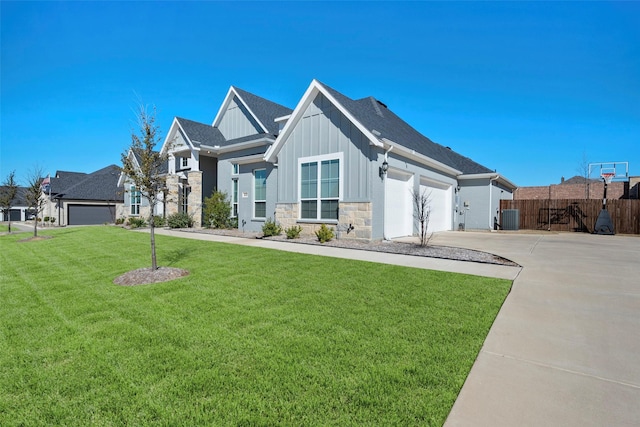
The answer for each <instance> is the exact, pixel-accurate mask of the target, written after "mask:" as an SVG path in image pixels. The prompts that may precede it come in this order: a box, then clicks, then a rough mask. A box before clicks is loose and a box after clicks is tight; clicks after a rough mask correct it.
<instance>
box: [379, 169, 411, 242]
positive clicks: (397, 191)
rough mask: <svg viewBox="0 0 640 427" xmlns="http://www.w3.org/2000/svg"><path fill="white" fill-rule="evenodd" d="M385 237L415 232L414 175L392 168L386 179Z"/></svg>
mask: <svg viewBox="0 0 640 427" xmlns="http://www.w3.org/2000/svg"><path fill="white" fill-rule="evenodd" d="M385 181H386V182H385V187H386V188H385V219H384V222H385V225H384V227H385V237H386V238H388V239H393V238H395V237H404V236H411V235H412V234H413V202H412V196H411V189H412V188H413V175H408V174H403V173H399V172H395V171H392V170H390V171H389V172H388V173H387V177H386V179H385Z"/></svg>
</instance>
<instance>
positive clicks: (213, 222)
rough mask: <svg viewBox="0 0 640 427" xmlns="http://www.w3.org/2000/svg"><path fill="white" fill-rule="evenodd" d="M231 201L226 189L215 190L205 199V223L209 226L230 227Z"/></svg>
mask: <svg viewBox="0 0 640 427" xmlns="http://www.w3.org/2000/svg"><path fill="white" fill-rule="evenodd" d="M230 217H231V203H229V199H228V197H227V193H226V192H224V191H214V192H213V193H211V196H209V197H206V198H205V199H204V224H205V226H206V227H207V228H228V227H230V226H231V224H230V221H229V219H230Z"/></svg>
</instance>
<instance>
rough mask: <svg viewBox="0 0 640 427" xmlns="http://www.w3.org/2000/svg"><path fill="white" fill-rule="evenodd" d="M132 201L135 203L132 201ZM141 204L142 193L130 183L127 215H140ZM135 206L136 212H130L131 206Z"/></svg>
mask: <svg viewBox="0 0 640 427" xmlns="http://www.w3.org/2000/svg"><path fill="white" fill-rule="evenodd" d="M134 201H135V202H136V203H134ZM141 204H142V194H140V192H139V191H138V190H137V188H136V186H135V185H133V184H131V185H130V186H129V215H130V216H140V205H141ZM134 206H137V207H138V209H137V211H138V213H132V212H131V211H132V210H133V207H134Z"/></svg>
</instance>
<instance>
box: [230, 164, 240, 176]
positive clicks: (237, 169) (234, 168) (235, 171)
mask: <svg viewBox="0 0 640 427" xmlns="http://www.w3.org/2000/svg"><path fill="white" fill-rule="evenodd" d="M231 175H234V176H236V175H240V165H239V164H238V163H231Z"/></svg>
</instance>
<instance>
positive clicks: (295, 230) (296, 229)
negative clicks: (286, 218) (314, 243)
mask: <svg viewBox="0 0 640 427" xmlns="http://www.w3.org/2000/svg"><path fill="white" fill-rule="evenodd" d="M284 232H285V233H286V234H287V239H297V238H298V237H300V233H301V232H302V227H300V226H299V225H294V226H293V227H289V228H287V229H285V230H284Z"/></svg>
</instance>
